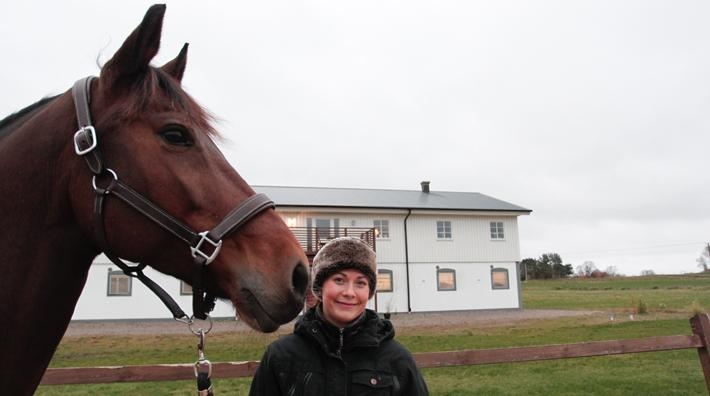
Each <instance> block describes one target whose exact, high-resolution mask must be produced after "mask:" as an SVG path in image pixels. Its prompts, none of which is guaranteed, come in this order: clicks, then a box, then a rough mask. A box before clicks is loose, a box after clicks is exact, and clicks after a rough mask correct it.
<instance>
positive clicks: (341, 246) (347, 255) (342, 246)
mask: <svg viewBox="0 0 710 396" xmlns="http://www.w3.org/2000/svg"><path fill="white" fill-rule="evenodd" d="M344 269H356V270H358V271H360V272H362V273H363V274H365V276H367V279H368V280H369V284H370V297H372V296H373V295H374V294H375V286H377V262H376V261H375V252H374V251H373V250H372V249H371V248H370V246H369V245H368V244H366V243H365V242H364V241H362V240H361V239H359V238H353V237H342V238H335V239H332V240H331V241H330V242H328V243H327V244H326V245H325V246H323V247H322V248H321V249H320V250H319V251H318V254H316V256H315V257H314V258H313V268H312V271H313V273H312V274H313V283H312V286H311V288H312V289H313V294H315V295H316V297H318V299H321V298H322V297H321V289H322V288H323V282H325V280H326V279H328V277H329V276H331V275H333V274H334V273H336V272H338V271H341V270H344Z"/></svg>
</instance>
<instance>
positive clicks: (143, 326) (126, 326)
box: [64, 309, 598, 337]
mask: <svg viewBox="0 0 710 396" xmlns="http://www.w3.org/2000/svg"><path fill="white" fill-rule="evenodd" d="M595 313H598V312H597V311H567V310H556V309H521V310H510V309H506V310H486V311H449V312H425V313H399V314H393V315H392V317H391V318H390V320H391V321H392V323H393V324H394V326H395V329H399V328H408V327H450V326H451V327H454V326H468V325H470V326H476V327H487V326H499V325H504V324H508V323H515V322H520V321H525V320H531V319H547V318H560V317H570V316H589V315H593V314H595ZM199 325H202V326H204V327H205V328H206V327H207V324H206V323H203V324H197V325H195V326H194V327H195V328H198V327H199ZM292 329H293V322H291V323H287V324H285V325H283V326H281V328H280V329H279V330H278V332H281V333H288V332H291V330H292ZM186 331H187V330H186V325H185V324H184V323H179V322H176V321H174V320H170V319H164V320H134V321H133V320H117V321H73V322H71V323H70V324H69V328H68V329H67V331H66V333H65V335H64V336H65V337H83V336H94V335H136V334H138V335H139V334H181V333H184V332H186ZM230 331H242V332H253V331H254V330H252V329H251V328H249V327H248V326H247V325H246V324H245V323H244V322H242V321H239V320H237V321H235V320H234V319H215V321H214V327H213V328H212V332H213V333H218V332H230Z"/></svg>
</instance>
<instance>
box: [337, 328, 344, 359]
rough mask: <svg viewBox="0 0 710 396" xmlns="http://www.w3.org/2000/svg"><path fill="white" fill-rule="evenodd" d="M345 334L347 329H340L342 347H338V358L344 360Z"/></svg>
mask: <svg viewBox="0 0 710 396" xmlns="http://www.w3.org/2000/svg"><path fill="white" fill-rule="evenodd" d="M344 332H345V329H340V345H338V357H339V358H342V357H343V333H344Z"/></svg>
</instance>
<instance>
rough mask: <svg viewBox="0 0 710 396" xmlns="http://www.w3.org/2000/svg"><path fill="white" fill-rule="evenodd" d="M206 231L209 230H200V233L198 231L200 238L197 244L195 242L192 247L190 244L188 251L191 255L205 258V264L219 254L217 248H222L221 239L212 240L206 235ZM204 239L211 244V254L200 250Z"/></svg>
mask: <svg viewBox="0 0 710 396" xmlns="http://www.w3.org/2000/svg"><path fill="white" fill-rule="evenodd" d="M208 232H209V231H202V232H201V233H199V234H198V235H199V236H200V240H199V241H198V242H197V244H195V246H194V247H192V246H191V247H190V251H191V252H192V257H197V256H201V257H202V258H204V259H205V260H207V262H206V263H205V265H207V264H209V263H211V262H212V261H213V260H214V259H215V258H217V255H218V254H219V250H220V249H221V248H222V240H221V239H220V240H219V241H217V242H214V241H213V240H211V239H210V238H209V237H208V236H207V234H208ZM205 241H207V242H208V243H209V244H210V245H212V248H213V250H212V253H211V254H207V253H205V252H203V251H202V250H200V248H201V247H202V244H203V242H205Z"/></svg>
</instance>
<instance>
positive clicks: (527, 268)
mask: <svg viewBox="0 0 710 396" xmlns="http://www.w3.org/2000/svg"><path fill="white" fill-rule="evenodd" d="M520 265H521V270H522V272H524V273H525V274H526V276H527V279H551V278H566V277H568V276H570V275H572V274H573V273H574V272H573V270H572V264H562V258H561V257H560V255H559V254H557V253H545V254H543V255H542V256H540V257H539V258H537V259H533V258H526V259H524V260H522V261H521V262H520Z"/></svg>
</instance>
